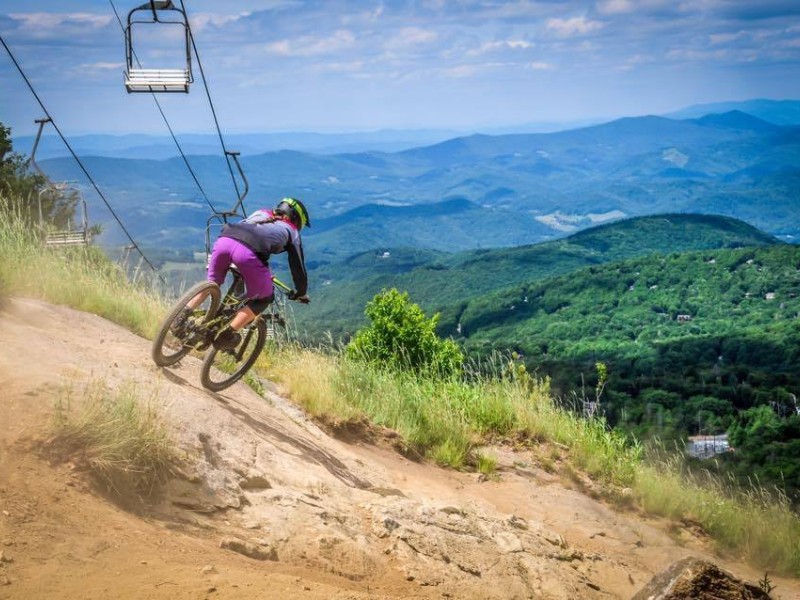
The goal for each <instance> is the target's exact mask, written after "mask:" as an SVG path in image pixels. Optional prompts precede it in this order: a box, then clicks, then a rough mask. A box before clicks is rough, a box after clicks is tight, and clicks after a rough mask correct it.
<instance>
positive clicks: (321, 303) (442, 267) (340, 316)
mask: <svg viewBox="0 0 800 600" xmlns="http://www.w3.org/2000/svg"><path fill="white" fill-rule="evenodd" d="M484 218H486V219H490V218H491V216H486V217H484ZM481 222H482V220H481V219H480V218H479V219H478V220H477V221H476V223H475V229H476V235H480V225H481ZM774 243H776V240H775V239H774V238H772V237H771V236H769V235H766V234H764V233H763V232H761V231H759V230H757V229H755V228H754V227H751V226H750V225H747V224H746V223H743V222H741V221H737V220H735V219H730V218H727V217H719V216H713V215H679V214H670V215H658V216H654V217H639V218H634V219H628V220H623V221H618V222H616V223H611V224H607V225H601V226H598V227H593V228H591V229H587V230H585V231H582V232H580V233H577V234H574V235H572V236H570V237H567V238H565V239H562V240H556V241H552V242H545V243H541V244H536V245H529V246H521V247H517V248H494V249H485V250H476V251H469V252H460V253H455V254H443V253H434V252H432V251H422V250H410V249H407V248H399V249H396V248H390V247H384V248H381V249H378V250H375V251H369V252H364V253H360V254H356V255H355V256H352V257H350V258H349V259H348V260H346V261H344V262H341V263H335V262H332V263H330V264H325V263H324V262H322V261H320V262H317V260H316V258H315V257H311V258H310V260H311V262H310V266H311V267H312V269H313V270H312V273H311V276H312V279H313V280H315V282H316V286H315V287H316V289H315V290H314V295H315V302H314V303H313V305H311V306H309V307H308V310H306V311H303V313H304V314H303V320H302V321H301V325H302V326H303V328H305V329H306V330H308V331H309V332H310V333H312V334H314V335H318V334H319V333H321V332H323V331H332V332H334V333H335V334H346V333H352V332H353V331H354V330H355V328H356V327H357V326H359V325H360V324H362V323H363V320H364V317H363V307H364V305H365V304H366V302H367V301H368V300H370V299H371V298H372V297H373V296H374V295H375V294H376V293H378V292H379V291H380V290H381V289H383V288H388V287H396V288H398V289H402V290H405V291H408V292H409V293H410V295H411V297H412V298H413V299H414V301H415V302H417V303H419V304H420V305H421V306H423V307H424V308H425V309H426V310H428V311H438V312H440V313H441V314H442V320H441V326H440V332H441V333H443V334H445V335H454V334H455V333H456V326H457V323H458V315H459V314H460V313H461V312H462V311H463V310H464V307H465V303H466V301H468V300H469V299H471V298H475V297H479V296H482V295H484V294H487V293H491V292H496V291H497V290H501V289H504V288H508V287H510V286H515V285H519V284H521V283H529V282H537V281H541V280H543V279H545V278H547V277H551V276H555V275H560V274H564V273H569V272H572V271H575V270H577V269H580V268H583V267H586V266H590V265H598V264H604V263H608V262H612V261H616V260H623V259H626V258H633V257H636V256H646V255H649V254H652V253H661V254H667V253H671V252H682V251H687V250H700V249H714V248H725V247H738V246H759V245H770V244H774ZM355 282H357V285H354V283H355ZM320 283H321V284H322V285H319V284H320Z"/></svg>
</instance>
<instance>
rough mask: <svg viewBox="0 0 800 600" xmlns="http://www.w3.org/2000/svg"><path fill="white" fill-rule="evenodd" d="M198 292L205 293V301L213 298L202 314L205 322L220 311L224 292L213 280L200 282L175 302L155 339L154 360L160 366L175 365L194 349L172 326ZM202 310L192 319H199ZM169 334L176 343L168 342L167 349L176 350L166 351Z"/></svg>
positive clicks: (196, 311) (198, 310) (196, 312)
mask: <svg viewBox="0 0 800 600" xmlns="http://www.w3.org/2000/svg"><path fill="white" fill-rule="evenodd" d="M198 294H205V297H204V299H203V302H206V300H207V299H208V298H210V299H211V304H210V305H209V307H208V308H207V309H206V311H205V314H204V315H202V319H201V320H202V322H203V323H207V322H208V321H210V320H211V319H213V318H214V317H215V316H216V314H217V311H219V307H220V302H221V297H222V294H221V292H220V289H219V286H218V285H217V284H216V283H214V282H212V281H201V282H200V283H197V284H195V285H194V286H192V287H191V288H190V289H189V290H188V291H187V292H186V293H185V294H184V295H183V296H181V297H180V299H179V300H178V301H177V302H176V303H175V306H174V307H173V309H172V311H170V313H169V314H168V315H167V316H166V317H165V318H164V320H163V321H162V323H161V327H160V328H159V330H158V335H156V338H155V339H154V340H153V348H152V357H153V362H155V363H156V364H157V365H158V366H159V367H168V366H170V365H174V364H175V363H176V362H178V361H179V360H180V359H182V358H183V357H184V356H186V355H187V354H188V353H189V352H190V351H191V350H192V348H191V346H186V345H184V344H182V343H181V340H180V338H178V337H176V336H175V335H174V334H173V333H172V332H171V327H172V324H173V322H174V321H175V319H177V318H178V315H179V314H180V313H181V310H183V308H184V307H185V306H186V305H187V304H188V303H189V301H190V300H191V299H192V298H194V297H195V296H197V295H198ZM201 306H202V304H201ZM201 310H202V309H199V308H198V309H196V310H195V314H194V315H193V317H192V319H194V320H198V319H199V318H200V311H201ZM168 336H170V337H171V338H173V340H174V342H175V343H172V344H167V350H170V346H175V347H176V349H175V351H174V352H165V344H166V343H167V338H168ZM173 340H170V341H173Z"/></svg>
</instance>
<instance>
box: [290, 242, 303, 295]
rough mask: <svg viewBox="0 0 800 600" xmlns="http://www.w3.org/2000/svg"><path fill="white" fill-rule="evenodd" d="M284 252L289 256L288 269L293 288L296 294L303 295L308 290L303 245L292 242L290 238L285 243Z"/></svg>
mask: <svg viewBox="0 0 800 600" xmlns="http://www.w3.org/2000/svg"><path fill="white" fill-rule="evenodd" d="M286 253H287V255H288V257H289V270H290V271H291V272H292V281H293V282H294V289H295V290H296V291H297V295H298V296H305V294H306V292H307V291H308V274H307V273H306V265H305V259H304V257H303V246H302V245H301V244H300V243H299V242H298V243H297V244H293V243H292V241H291V239H290V240H289V243H288V244H287V245H286Z"/></svg>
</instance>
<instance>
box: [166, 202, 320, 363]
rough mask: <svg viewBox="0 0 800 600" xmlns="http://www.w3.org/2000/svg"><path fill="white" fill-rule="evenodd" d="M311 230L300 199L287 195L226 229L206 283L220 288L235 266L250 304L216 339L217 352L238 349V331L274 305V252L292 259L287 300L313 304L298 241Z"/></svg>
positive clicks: (212, 255)
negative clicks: (291, 286)
mask: <svg viewBox="0 0 800 600" xmlns="http://www.w3.org/2000/svg"><path fill="white" fill-rule="evenodd" d="M310 226H311V223H310V221H309V218H308V211H307V210H306V207H305V205H304V204H303V203H302V202H301V201H300V200H298V199H296V198H291V197H287V198H283V199H282V200H281V201H280V202H279V203H278V205H277V206H276V207H275V208H274V209H272V210H269V209H263V208H262V209H260V210H257V211H256V212H254V213H253V214H251V215H250V216H248V217H247V218H246V219H243V220H242V221H239V222H238V223H229V224H226V225H225V226H224V227H223V229H222V233H220V236H219V237H218V238H217V241H216V242H215V243H214V247H213V249H212V251H211V257H210V258H209V261H208V280H209V281H213V282H215V283H216V284H218V285H222V283H223V282H224V281H225V274H226V273H227V272H228V269H229V268H230V266H231V263H233V264H235V265H236V267H237V268H238V269H239V272H240V273H241V275H242V279H243V280H244V284H245V290H246V293H245V296H246V298H247V304H245V305H244V306H243V307H242V308H241V309H240V310H239V312H237V313H236V315H235V316H234V317H233V320H232V321H231V323H230V327H229V328H226V329H225V330H224V331H222V332H221V333H220V334H219V335H218V336H217V338H216V339H215V340H214V347H215V348H217V349H218V350H224V349H232V348H236V346H238V345H239V343H240V342H241V339H242V336H241V334H240V333H239V330H240V329H241V328H242V327H244V326H245V325H247V324H248V323H250V322H251V321H253V319H255V318H256V316H258V315H259V314H261V312H262V311H263V310H264V309H265V308H267V306H269V305H270V303H271V302H272V301H273V299H274V289H273V285H272V273H271V271H270V268H269V258H270V256H271V255H273V254H280V253H282V252H286V253H287V255H288V260H289V270H290V271H291V274H292V281H293V283H294V290H292V292H291V293H290V294H289V296H288V297H289V299H290V300H298V301H300V302H303V303H308V302H309V301H310V299H309V297H308V296H307V295H306V292H307V290H308V276H307V274H306V267H305V258H304V256H303V244H302V241H301V239H300V230H301V229H303V227H310ZM201 301H202V298H197V300H196V302H197V304H199V303H200V302H201ZM193 302H195V299H193V300H191V301H189V303H188V304H187V308H186V309H184V311H185V312H184V314H182V315H181V317H183V318H181V317H179V318H178V320H177V321H176V326H177V327H181V326H182V324H183V323H182V322H181V321H183V322H185V320H186V318H187V317H188V315H189V314H190V312H191V309H194V308H196V306H193V304H192V303H193Z"/></svg>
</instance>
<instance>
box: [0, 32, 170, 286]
mask: <svg viewBox="0 0 800 600" xmlns="http://www.w3.org/2000/svg"><path fill="white" fill-rule="evenodd" d="M0 43H2V44H3V48H5V50H6V52H8V55H9V56H10V57H11V61H12V62H13V63H14V66H15V67H16V68H17V71H19V74H20V75H21V76H22V79H24V80H25V83H26V84H27V85H28V89H29V90H30V91H31V93H32V94H33V97H34V98H36V101H37V102H38V103H39V106H40V107H41V109H42V111H43V112H44V114H45V115H46V116H47V118H48V119H50V122H51V123H52V124H53V127H54V128H55V130H56V133H58V136H59V137H60V138H61V141H62V142H64V145H65V146H66V147H67V150H69V152H70V154H71V155H72V158H74V159H75V162H77V163H78V166H79V167H80V168H81V171H83V174H84V175H86V177H87V179H88V180H89V182H90V183H91V184H92V187H93V188H94V190H95V191H96V192H97V195H98V196H100V198H101V199H102V201H103V203H104V204H105V205H106V208H108V211H109V212H110V213H111V216H112V217H114V220H116V222H117V224H118V225H119V226H120V228H121V229H122V231H123V232H124V233H125V235H126V236H127V237H128V239H129V240H130V242H131V244H132V245H133V246H134V247H135V248H136V250H137V251H138V252H139V254H140V255H141V256H142V258H143V259H144V261H145V262H146V263H147V265H148V266H149V267H150V268H151V269H152V270H153V272H154V273H155V274H156V275H157V276H158V278H159V279H160V280H161V283H163V284H165V285H166V283H167V282H166V281H165V280H164V278H163V277H162V276H161V274H160V273H159V272H158V270H157V269H156V268H155V266H153V263H151V262H150V259H148V258H147V256H145V254H144V252H142V249H141V248H140V247H139V245H138V244H137V243H136V241H135V240H134V239H133V236H131V234H130V232H129V231H128V229H127V228H126V227H125V225H123V223H122V221H121V220H120V218H119V216H117V213H116V212H114V209H113V208H111V205H110V204H109V203H108V200H106V197H105V195H103V192H102V191H100V188H99V187H98V186H97V183H95V181H94V179H93V178H92V176H91V175H90V174H89V171H87V170H86V167H85V166H84V165H83V163H82V162H81V159H80V158H79V157H78V155H77V154H76V153H75V151H74V150H73V149H72V146H71V145H70V144H69V142H68V141H67V138H66V137H64V134H63V133H61V129H59V127H58V125H57V124H56V122H55V120H54V119H53V117H52V116H51V115H50V113H49V112H48V110H47V108H45V105H44V103H43V102H42V100H41V98H39V94H37V93H36V90H35V89H33V85H32V84H31V82H30V80H29V79H28V77H27V76H26V75H25V72H24V71H23V70H22V67H21V66H20V64H19V63H18V62H17V59H16V58H15V57H14V53H13V52H11V48H9V47H8V44H6V41H5V40H4V39H3V36H2V35H0Z"/></svg>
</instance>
